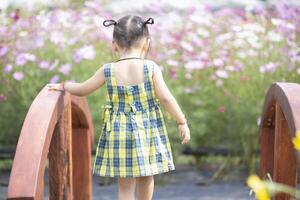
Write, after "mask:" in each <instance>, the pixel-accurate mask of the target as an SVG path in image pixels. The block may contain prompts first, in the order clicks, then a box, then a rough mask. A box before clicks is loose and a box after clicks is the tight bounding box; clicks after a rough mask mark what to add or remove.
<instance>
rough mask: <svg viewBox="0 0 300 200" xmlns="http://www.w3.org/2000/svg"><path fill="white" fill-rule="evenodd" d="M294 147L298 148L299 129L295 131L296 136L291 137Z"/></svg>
mask: <svg viewBox="0 0 300 200" xmlns="http://www.w3.org/2000/svg"><path fill="white" fill-rule="evenodd" d="M293 144H294V147H295V149H297V150H300V131H297V132H296V137H294V138H293Z"/></svg>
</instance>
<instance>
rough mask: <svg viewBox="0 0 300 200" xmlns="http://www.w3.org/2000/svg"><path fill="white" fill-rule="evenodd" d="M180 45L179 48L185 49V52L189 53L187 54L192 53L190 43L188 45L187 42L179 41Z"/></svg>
mask: <svg viewBox="0 0 300 200" xmlns="http://www.w3.org/2000/svg"><path fill="white" fill-rule="evenodd" d="M180 45H181V47H182V48H183V49H185V50H187V51H189V52H192V51H193V50H194V48H193V46H192V45H191V44H190V43H188V42H185V41H181V42H180Z"/></svg>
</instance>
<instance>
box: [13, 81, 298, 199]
mask: <svg viewBox="0 0 300 200" xmlns="http://www.w3.org/2000/svg"><path fill="white" fill-rule="evenodd" d="M93 131H94V127H93V124H92V119H91V114H90V111H89V108H88V104H87V101H86V98H84V97H78V96H73V95H71V94H70V93H62V92H59V91H57V92H53V91H51V92H50V91H48V89H47V88H46V87H44V88H43V89H42V91H41V92H40V93H39V94H38V96H37V97H36V98H35V100H34V101H33V103H32V105H31V106H30V109H29V111H28V113H27V116H26V118H25V120H24V124H23V127H22V130H21V134H20V137H19V141H18V144H17V148H16V153H15V157H14V161H13V167H12V170H11V175H10V180H9V185H8V193H7V198H8V199H19V200H21V199H33V200H39V199H43V198H44V185H45V184H44V174H45V168H46V164H47V161H49V162H48V167H49V194H50V199H53V200H60V199H68V200H71V199H78V200H90V199H92V166H91V163H92V161H91V152H92V145H93V142H94V132H93ZM296 131H300V85H299V84H296V83H279V82H277V83H273V84H272V85H271V87H270V88H269V90H268V93H267V95H266V98H265V102H264V106H263V111H262V120H261V124H260V130H259V132H260V138H259V139H260V145H261V157H260V168H259V172H260V176H261V177H262V178H264V177H265V176H266V174H267V173H269V174H270V175H271V176H272V179H273V181H275V182H280V183H284V184H288V185H290V186H293V187H296V185H297V161H298V160H299V159H298V152H297V151H296V150H295V149H294V147H293V145H292V142H291V140H292V137H294V136H295V133H296ZM274 199H276V200H279V199H280V200H286V199H290V197H289V196H288V195H285V194H279V195H277V196H276V197H274Z"/></svg>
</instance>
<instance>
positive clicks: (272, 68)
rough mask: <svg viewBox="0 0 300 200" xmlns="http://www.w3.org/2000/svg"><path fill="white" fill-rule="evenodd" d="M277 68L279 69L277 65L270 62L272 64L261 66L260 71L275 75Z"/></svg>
mask: <svg viewBox="0 0 300 200" xmlns="http://www.w3.org/2000/svg"><path fill="white" fill-rule="evenodd" d="M276 68H277V64H275V63H273V62H270V63H267V64H265V65H262V66H260V68H259V71H260V73H265V72H271V73H273V72H275V70H276Z"/></svg>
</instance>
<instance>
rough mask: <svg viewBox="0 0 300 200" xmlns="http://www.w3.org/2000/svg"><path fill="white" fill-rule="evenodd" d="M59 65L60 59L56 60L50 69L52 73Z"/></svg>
mask: <svg viewBox="0 0 300 200" xmlns="http://www.w3.org/2000/svg"><path fill="white" fill-rule="evenodd" d="M58 63H59V61H58V59H55V60H54V62H53V63H52V65H51V66H50V67H49V68H48V69H49V70H51V71H52V70H53V69H54V68H56V66H57V65H58Z"/></svg>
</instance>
